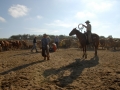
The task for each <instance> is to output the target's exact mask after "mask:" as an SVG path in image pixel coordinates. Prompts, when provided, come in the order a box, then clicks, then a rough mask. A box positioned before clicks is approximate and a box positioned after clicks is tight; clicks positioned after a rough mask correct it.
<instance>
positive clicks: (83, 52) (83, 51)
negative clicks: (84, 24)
mask: <svg viewBox="0 0 120 90" xmlns="http://www.w3.org/2000/svg"><path fill="white" fill-rule="evenodd" d="M84 55H85V53H84V47H83V55H82V57H83V58H84Z"/></svg>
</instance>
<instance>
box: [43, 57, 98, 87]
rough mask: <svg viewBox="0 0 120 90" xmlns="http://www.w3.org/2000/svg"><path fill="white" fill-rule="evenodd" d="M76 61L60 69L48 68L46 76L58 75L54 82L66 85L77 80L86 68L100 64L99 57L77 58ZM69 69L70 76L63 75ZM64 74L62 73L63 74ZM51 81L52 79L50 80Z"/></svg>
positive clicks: (62, 85) (61, 85)
mask: <svg viewBox="0 0 120 90" xmlns="http://www.w3.org/2000/svg"><path fill="white" fill-rule="evenodd" d="M75 60H76V61H75V62H73V63H71V64H69V65H67V66H65V67H61V68H59V69H54V68H53V69H48V70H46V71H44V73H43V75H44V77H48V76H50V75H57V76H58V78H57V80H54V81H53V82H54V83H55V84H56V85H58V86H60V87H65V86H67V85H69V84H71V83H72V82H73V81H74V80H76V79H77V78H78V77H79V76H80V75H81V73H82V71H83V70H84V69H85V68H90V67H94V66H96V65H98V64H99V57H98V56H96V57H93V58H91V59H90V60H81V59H75ZM67 70H69V71H70V74H69V75H68V76H65V75H63V74H64V72H65V71H67ZM61 74H62V75H61ZM50 82H51V81H50Z"/></svg>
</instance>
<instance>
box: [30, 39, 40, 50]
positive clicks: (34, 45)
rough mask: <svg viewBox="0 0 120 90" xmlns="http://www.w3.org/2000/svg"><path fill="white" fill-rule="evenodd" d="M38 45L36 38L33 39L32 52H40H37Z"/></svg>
mask: <svg viewBox="0 0 120 90" xmlns="http://www.w3.org/2000/svg"><path fill="white" fill-rule="evenodd" d="M36 44H37V40H36V37H34V39H33V47H32V49H31V52H33V49H35V50H36V52H38V51H37V48H36Z"/></svg>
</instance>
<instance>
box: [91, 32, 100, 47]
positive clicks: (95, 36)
mask: <svg viewBox="0 0 120 90" xmlns="http://www.w3.org/2000/svg"><path fill="white" fill-rule="evenodd" d="M92 35H93V42H94V45H95V48H96V49H98V47H99V36H98V35H97V34H92Z"/></svg>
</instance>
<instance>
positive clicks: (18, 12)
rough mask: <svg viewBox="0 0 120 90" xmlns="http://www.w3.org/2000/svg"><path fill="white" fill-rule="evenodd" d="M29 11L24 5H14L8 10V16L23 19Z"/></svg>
mask: <svg viewBox="0 0 120 90" xmlns="http://www.w3.org/2000/svg"><path fill="white" fill-rule="evenodd" d="M28 11H29V9H28V8H27V7H26V6H24V5H19V4H18V5H14V6H12V7H10V8H9V9H8V12H9V13H10V15H11V16H12V17H14V18H18V17H23V16H25V15H27V13H28Z"/></svg>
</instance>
